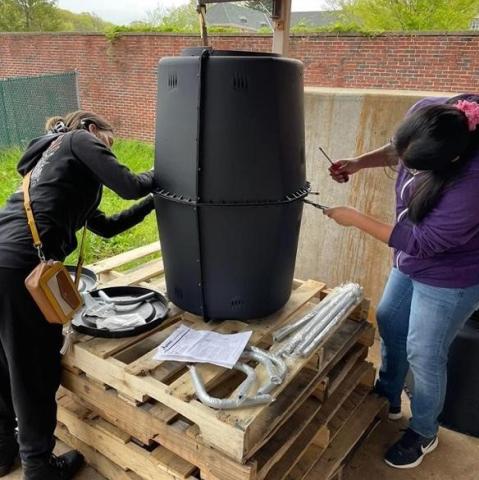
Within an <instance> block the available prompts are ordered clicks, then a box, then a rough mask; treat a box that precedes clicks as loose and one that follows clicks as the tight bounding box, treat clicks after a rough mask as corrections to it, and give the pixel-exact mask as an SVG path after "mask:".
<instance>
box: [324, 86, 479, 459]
mask: <svg viewBox="0 0 479 480" xmlns="http://www.w3.org/2000/svg"><path fill="white" fill-rule="evenodd" d="M478 125H479V96H475V95H460V96H458V97H454V98H451V99H447V98H438V97H434V98H426V99H423V100H421V101H419V102H418V103H417V104H416V105H414V106H413V107H412V108H411V109H410V111H409V112H408V114H407V115H406V118H405V120H404V121H403V123H402V124H401V125H400V126H399V128H398V130H397V131H396V133H395V135H394V137H393V138H392V139H391V141H390V143H388V144H387V145H385V146H384V147H382V148H380V149H378V150H375V151H373V152H369V153H366V154H364V155H361V156H360V157H357V158H352V159H347V160H341V161H338V162H336V163H335V164H334V165H333V166H332V167H331V169H330V173H331V176H332V177H333V179H335V180H336V181H338V182H344V181H345V180H346V178H347V176H348V175H351V174H354V173H356V172H358V171H359V170H361V169H364V168H374V167H383V166H393V165H398V167H399V172H398V178H397V183H396V221H395V224H394V225H389V224H385V223H382V222H380V221H378V220H376V219H374V218H372V217H370V216H368V215H365V214H363V213H361V212H359V211H357V210H355V209H354V208H351V207H344V206H342V207H335V208H330V209H328V210H326V211H325V214H326V215H327V216H328V217H329V218H332V219H333V220H335V221H336V222H337V223H338V224H339V225H343V226H352V227H356V228H359V229H360V230H362V231H363V232H365V233H367V234H369V235H372V236H373V237H375V238H376V239H378V240H379V241H382V242H384V243H387V244H388V245H389V246H390V247H392V248H393V251H394V266H393V268H392V270H391V273H390V276H389V279H388V281H387V284H386V287H385V289H384V293H383V297H382V299H381V301H380V303H379V305H378V309H377V322H378V328H379V333H380V336H381V353H382V365H381V368H380V371H379V377H378V380H377V383H376V387H375V391H376V392H377V393H378V394H380V395H384V396H385V397H387V398H388V400H389V402H390V412H389V416H390V418H391V419H399V418H401V393H402V390H403V388H404V383H405V378H406V374H407V372H408V370H409V369H410V370H411V372H412V375H413V379H414V394H413V397H412V400H411V410H412V418H411V421H410V424H409V428H408V429H407V430H406V432H405V433H404V435H403V436H402V438H401V439H400V440H399V441H398V442H397V443H395V444H394V445H393V446H392V447H391V448H390V449H389V450H388V451H387V453H386V456H385V461H386V463H387V464H388V465H390V466H392V467H396V468H413V467H416V466H417V465H419V464H420V463H421V462H422V460H423V458H424V456H425V455H426V454H427V453H430V452H432V451H433V450H434V449H435V448H436V447H437V445H438V428H439V424H438V416H439V414H440V412H441V411H442V408H443V404H444V398H445V392H446V382H447V375H446V372H447V358H448V351H449V347H450V345H451V343H452V341H453V340H454V337H455V336H456V334H457V333H458V331H459V330H460V329H461V327H462V326H463V325H464V323H465V322H466V320H467V319H468V318H469V317H470V315H471V314H472V313H473V312H474V311H475V310H476V309H477V308H479V127H478Z"/></svg>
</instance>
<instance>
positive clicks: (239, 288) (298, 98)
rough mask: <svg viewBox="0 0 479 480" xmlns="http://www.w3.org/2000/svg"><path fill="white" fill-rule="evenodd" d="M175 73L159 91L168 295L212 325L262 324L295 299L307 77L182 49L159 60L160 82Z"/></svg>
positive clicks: (249, 59)
mask: <svg viewBox="0 0 479 480" xmlns="http://www.w3.org/2000/svg"><path fill="white" fill-rule="evenodd" d="M172 73H175V74H176V75H177V79H176V88H173V89H171V88H169V86H168V84H167V82H161V81H160V82H159V84H158V85H159V92H158V95H159V100H158V111H157V125H156V144H157V148H156V160H155V175H156V180H157V183H158V185H159V191H158V194H157V195H156V196H155V205H156V209H157V217H158V225H159V231H160V239H161V244H162V252H163V260H164V266H165V275H166V284H167V289H168V296H169V297H170V300H171V301H173V302H174V303H176V304H177V305H178V306H180V307H181V308H183V309H185V310H188V311H190V312H193V313H195V314H199V315H202V316H204V317H207V318H213V319H248V318H256V317H262V316H266V315H269V314H270V313H272V312H274V311H276V310H278V309H279V308H281V307H282V306H283V305H284V304H285V303H286V302H287V300H288V299H289V296H290V294H291V288H292V281H293V274H294V266H295V260H296V250H297V245H298V236H299V226H300V223H301V216H302V209H303V202H302V199H303V198H304V197H305V196H306V195H307V193H308V189H309V186H308V185H307V183H306V179H305V162H304V112H303V88H304V87H303V66H302V64H301V63H300V62H298V61H296V60H291V59H285V58H281V57H279V56H277V55H273V54H265V53H250V52H224V51H214V50H209V49H206V50H205V49H189V50H188V51H186V52H185V53H184V54H183V56H181V57H175V58H164V59H162V60H161V61H160V65H159V78H160V79H161V78H165V76H166V78H170V77H169V75H171V74H172ZM252 85H254V88H252ZM239 92H241V94H240V95H239V94H238V93H239Z"/></svg>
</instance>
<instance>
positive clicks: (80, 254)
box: [75, 222, 86, 289]
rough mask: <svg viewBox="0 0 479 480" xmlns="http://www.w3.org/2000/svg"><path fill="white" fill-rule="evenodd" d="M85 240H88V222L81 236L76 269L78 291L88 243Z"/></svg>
mask: <svg viewBox="0 0 479 480" xmlns="http://www.w3.org/2000/svg"><path fill="white" fill-rule="evenodd" d="M85 240H86V222H85V226H84V227H83V231H82V234H81V241H80V251H79V252H78V263H77V268H76V269H75V287H76V288H77V289H78V286H79V285H80V278H81V271H82V268H83V264H84V263H85V243H86V242H85Z"/></svg>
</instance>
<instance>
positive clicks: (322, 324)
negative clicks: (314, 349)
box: [276, 283, 363, 356]
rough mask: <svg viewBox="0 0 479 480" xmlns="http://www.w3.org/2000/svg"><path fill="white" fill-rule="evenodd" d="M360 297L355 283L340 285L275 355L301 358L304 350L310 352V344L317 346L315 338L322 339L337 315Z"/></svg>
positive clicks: (358, 288) (360, 289)
mask: <svg viewBox="0 0 479 480" xmlns="http://www.w3.org/2000/svg"><path fill="white" fill-rule="evenodd" d="M362 295H363V293H362V288H361V287H360V286H359V285H358V284H355V283H349V284H346V285H342V286H341V287H338V288H337V289H335V290H333V292H331V294H330V295H329V297H331V298H330V300H329V302H328V303H326V305H325V307H324V308H323V309H320V310H319V311H318V313H316V315H315V316H314V317H312V318H310V319H309V321H308V322H306V323H305V324H303V326H302V327H301V328H300V329H299V330H298V331H297V332H296V334H295V335H293V337H292V338H291V340H289V342H286V343H285V344H284V345H282V346H280V348H279V350H278V351H277V352H276V353H277V354H280V355H294V356H302V355H303V353H304V351H305V350H306V349H308V351H309V352H310V351H311V349H310V348H309V346H310V345H311V344H312V343H313V344H314V345H316V346H317V345H318V344H319V343H318V342H317V341H316V339H317V337H318V336H320V335H321V337H320V338H321V339H322V338H324V335H322V332H323V330H324V329H326V328H327V327H328V325H329V324H330V323H331V322H333V320H335V319H336V317H337V316H338V314H340V313H341V312H342V311H344V312H346V311H347V310H349V308H350V307H352V306H353V305H354V304H357V303H359V302H360V301H361V299H362ZM326 298H328V297H326ZM325 300H326V299H325ZM323 301H324V300H323ZM341 319H342V318H341ZM327 331H328V332H329V331H330V329H329V328H328V330H327Z"/></svg>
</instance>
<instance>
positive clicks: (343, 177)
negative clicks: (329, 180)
mask: <svg viewBox="0 0 479 480" xmlns="http://www.w3.org/2000/svg"><path fill="white" fill-rule="evenodd" d="M319 151H320V152H321V153H322V154H323V155H324V156H325V158H326V159H327V160H328V162H329V163H330V164H331V170H332V171H333V173H334V171H336V172H337V171H338V169H339V168H341V166H340V165H337V164H335V163H334V162H333V161H332V160H331V158H330V156H329V155H328V154H327V153H326V152H325V151H324V149H323V147H319ZM341 177H342V179H343V180H344V181H345V182H348V181H349V175H348V174H347V173H342V174H341Z"/></svg>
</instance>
